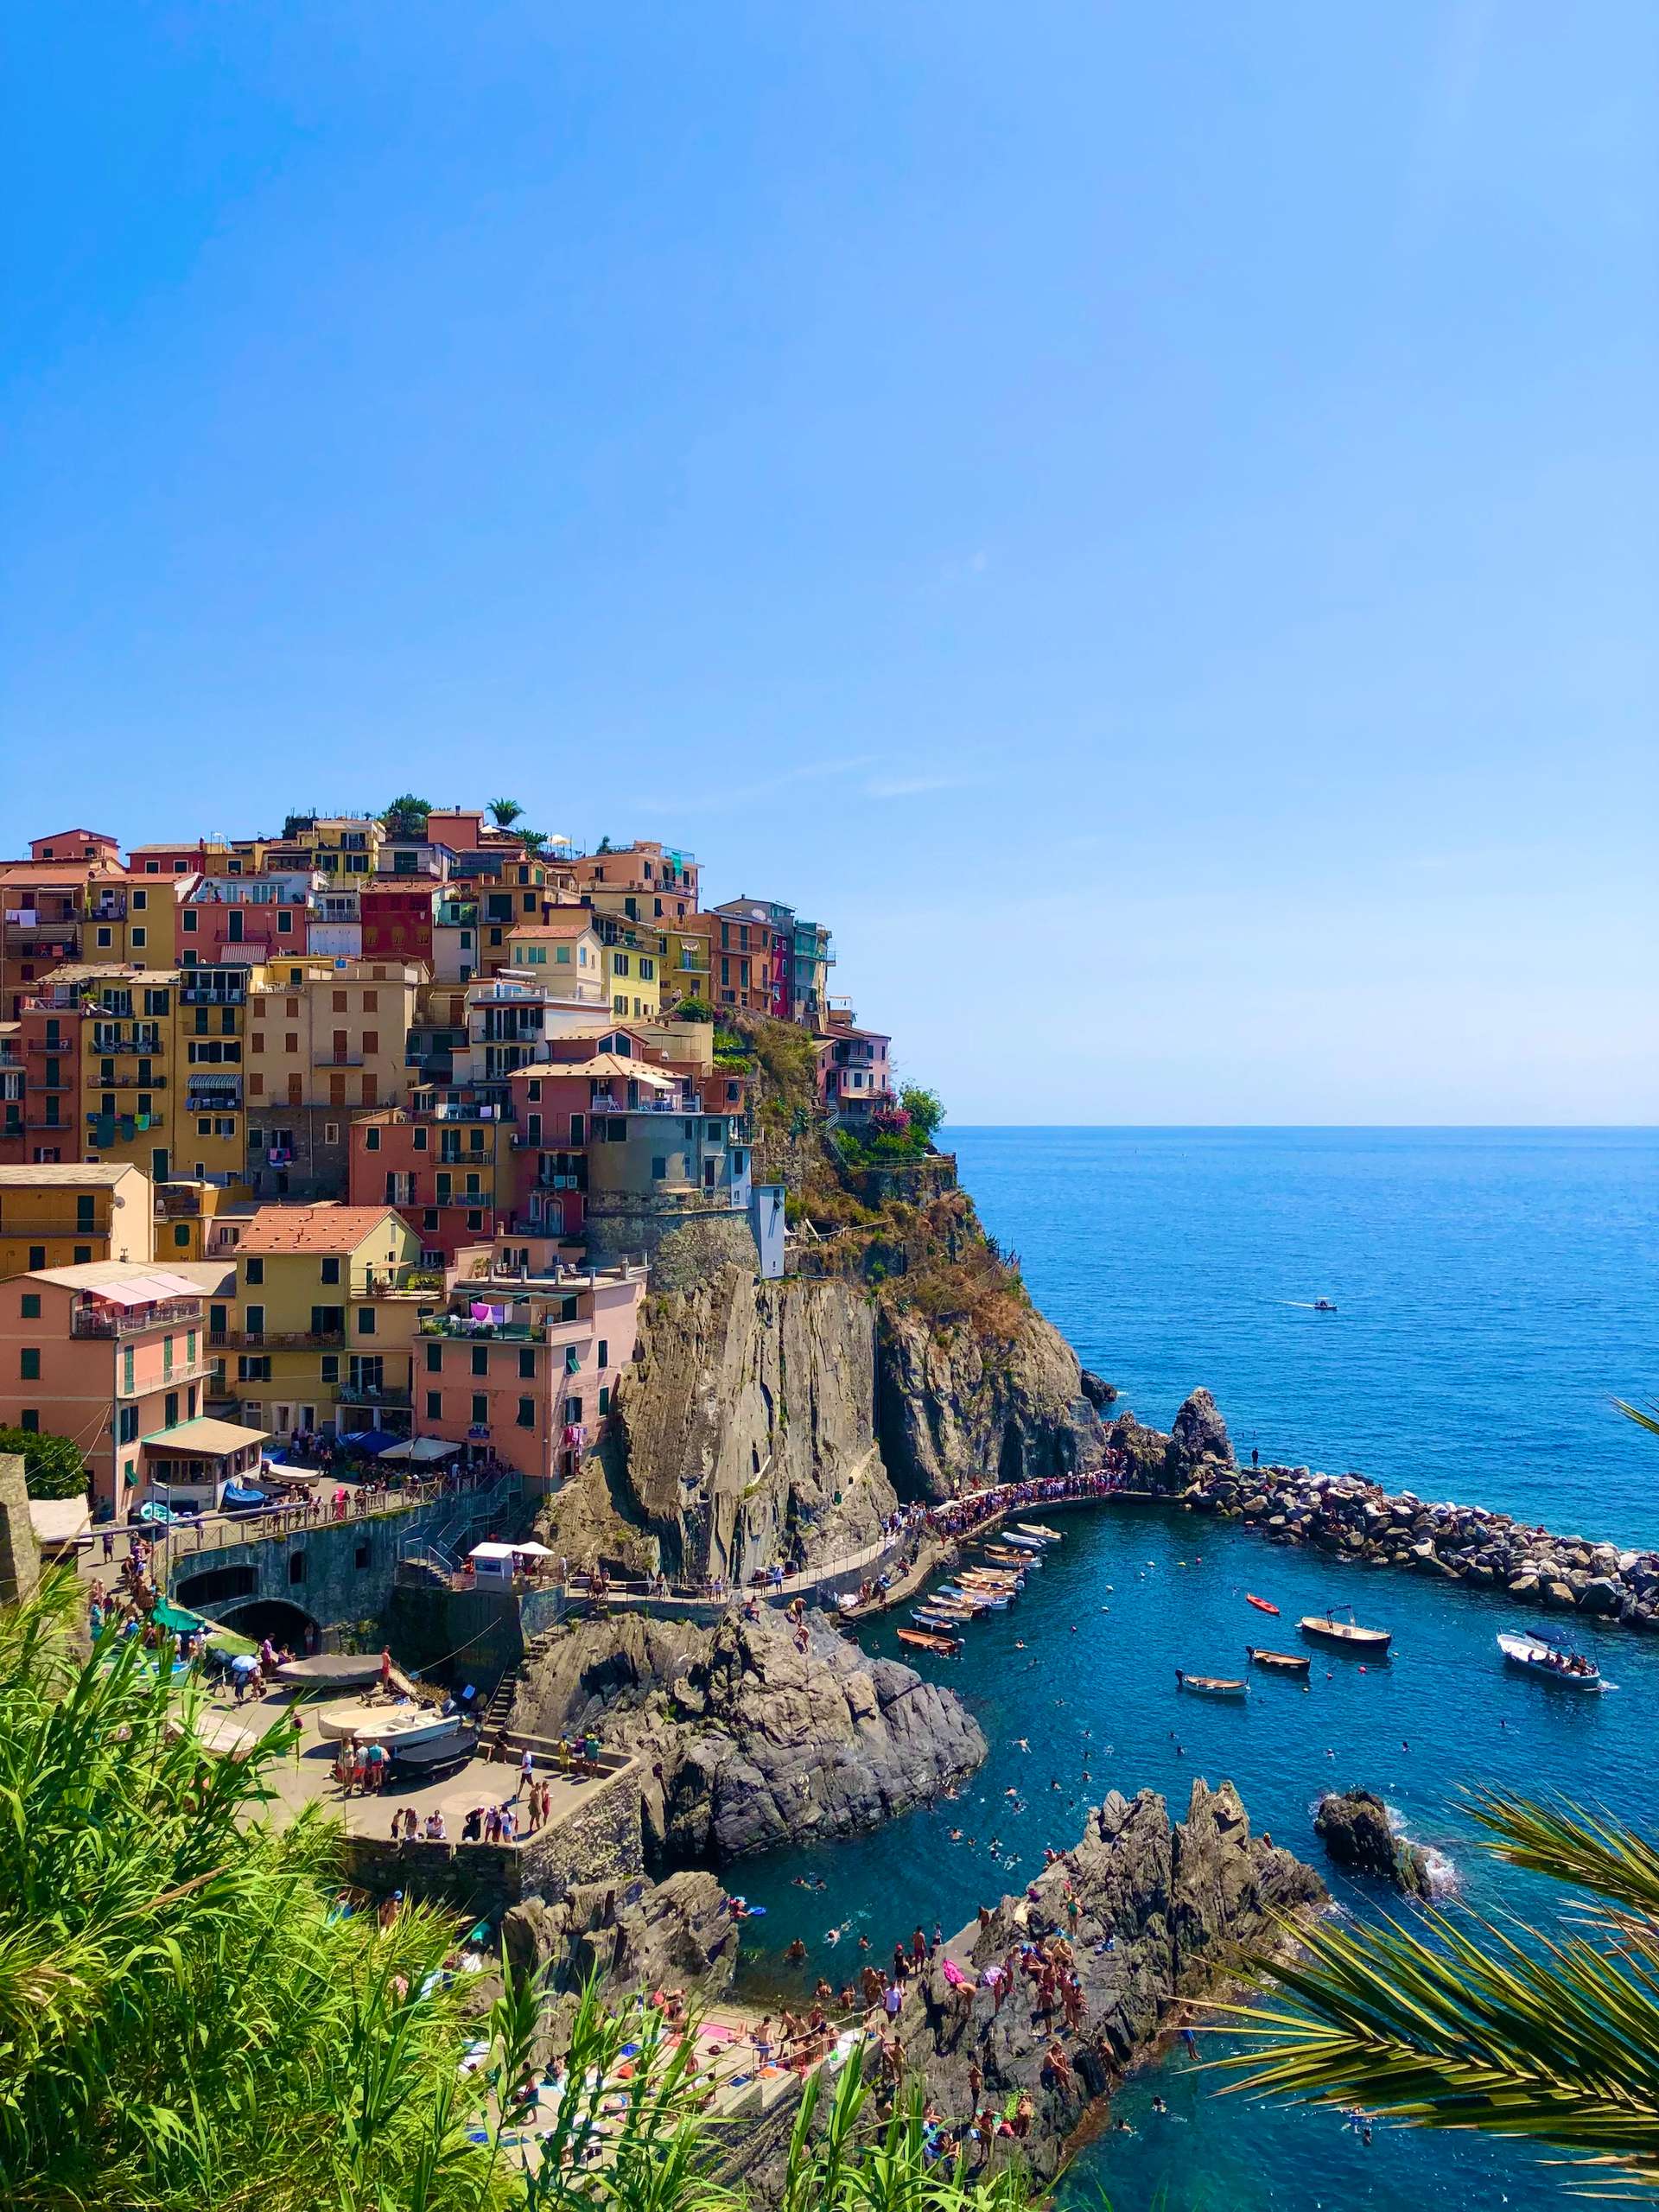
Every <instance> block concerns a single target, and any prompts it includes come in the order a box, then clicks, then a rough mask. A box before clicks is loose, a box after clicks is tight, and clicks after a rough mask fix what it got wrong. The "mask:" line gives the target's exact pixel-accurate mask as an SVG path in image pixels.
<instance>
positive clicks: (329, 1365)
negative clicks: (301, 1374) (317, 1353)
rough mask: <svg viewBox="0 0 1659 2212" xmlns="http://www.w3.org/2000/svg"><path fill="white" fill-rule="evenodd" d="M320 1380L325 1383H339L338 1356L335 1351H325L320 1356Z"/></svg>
mask: <svg viewBox="0 0 1659 2212" xmlns="http://www.w3.org/2000/svg"><path fill="white" fill-rule="evenodd" d="M322 1379H323V1381H324V1382H325V1383H338V1382H339V1380H340V1354H339V1353H338V1352H337V1351H326V1352H324V1354H323V1355H322Z"/></svg>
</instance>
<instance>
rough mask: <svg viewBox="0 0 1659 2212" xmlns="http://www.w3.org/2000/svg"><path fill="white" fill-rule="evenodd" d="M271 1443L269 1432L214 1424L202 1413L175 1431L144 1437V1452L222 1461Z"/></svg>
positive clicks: (210, 1418) (209, 1417) (232, 1422)
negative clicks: (254, 1445) (255, 1445)
mask: <svg viewBox="0 0 1659 2212" xmlns="http://www.w3.org/2000/svg"><path fill="white" fill-rule="evenodd" d="M269 1443H270V1430H269V1429H264V1428H239V1427H238V1426H237V1424H236V1423H235V1422H234V1421H214V1420H213V1418H212V1417H211V1415H209V1414H203V1415H202V1416H201V1418H200V1420H198V1421H181V1422H180V1423H179V1426H178V1427H176V1428H168V1429H164V1430H163V1431H162V1433H161V1434H160V1435H159V1436H147V1437H146V1438H145V1439H144V1450H145V1451H146V1452H154V1453H156V1454H160V1455H165V1456H167V1457H169V1458H170V1457H173V1456H175V1455H176V1456H177V1457H178V1458H180V1459H201V1458H203V1457H206V1458H207V1459H227V1458H228V1457H229V1456H230V1454H231V1453H232V1452H245V1451H246V1450H247V1448H248V1446H250V1445H251V1444H269Z"/></svg>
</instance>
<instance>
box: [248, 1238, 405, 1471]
mask: <svg viewBox="0 0 1659 2212" xmlns="http://www.w3.org/2000/svg"><path fill="white" fill-rule="evenodd" d="M232 1236H233V1237H234V1239H235V1243H234V1249H233V1251H232V1254H231V1255H230V1256H232V1258H233V1259H234V1262H235V1266H236V1287H235V1294H234V1298H233V1300H232V1301H231V1303H230V1304H229V1306H228V1307H226V1306H214V1307H213V1309H212V1310H211V1311H210V1313H209V1316H208V1329H209V1336H210V1341H211V1342H213V1344H214V1346H215V1349H220V1348H222V1350H223V1351H224V1354H225V1370H224V1382H223V1384H222V1386H221V1387H222V1389H223V1391H224V1394H225V1395H226V1397H228V1398H230V1399H231V1400H232V1401H233V1402H234V1403H235V1405H236V1408H237V1418H238V1420H239V1421H243V1422H244V1423H245V1424H246V1425H247V1426H249V1427H254V1428H264V1429H268V1430H269V1431H270V1432H271V1433H273V1434H275V1435H277V1436H279V1437H286V1436H288V1435H289V1433H291V1432H292V1431H293V1430H295V1429H296V1428H303V1429H324V1428H333V1427H335V1426H336V1425H337V1424H339V1425H341V1426H343V1427H346V1428H351V1427H365V1426H369V1425H371V1424H368V1423H364V1422H360V1421H356V1420H355V1419H354V1418H350V1419H344V1420H343V1421H342V1418H341V1415H340V1406H341V1404H342V1402H347V1403H348V1404H349V1405H351V1406H352V1407H353V1409H360V1408H361V1406H362V1404H363V1403H364V1398H363V1393H364V1392H365V1390H367V1389H370V1388H372V1387H373V1388H378V1389H381V1390H390V1391H391V1392H392V1394H393V1395H394V1396H395V1395H397V1393H398V1392H401V1394H402V1401H403V1407H404V1409H405V1410H406V1408H407V1406H408V1402H409V1359H410V1352H409V1347H410V1344H412V1342H413V1340H414V1336H415V1326H416V1316H417V1314H418V1311H419V1306H420V1302H421V1298H422V1295H423V1294H422V1291H421V1286H420V1284H419V1282H418V1281H411V1280H410V1279H411V1277H412V1276H414V1277H418V1275H419V1272H420V1269H419V1262H420V1256H421V1240H420V1238H419V1237H418V1236H416V1233H415V1231H414V1230H412V1229H410V1226H409V1224H407V1223H406V1222H405V1221H404V1219H403V1218H402V1217H401V1216H399V1215H398V1214H397V1213H395V1212H393V1211H392V1210H391V1207H390V1206H342V1205H262V1206H259V1207H257V1208H256V1210H255V1211H254V1212H253V1213H252V1214H251V1216H250V1217H249V1218H248V1220H247V1221H246V1223H245V1224H244V1225H242V1226H241V1227H239V1228H236V1227H231V1226H222V1227H221V1230H220V1237H221V1238H222V1239H224V1240H226V1241H228V1239H229V1238H230V1237H232ZM424 1300H425V1304H426V1306H427V1307H428V1308H429V1309H434V1308H435V1307H436V1306H441V1305H442V1302H443V1301H442V1282H441V1281H439V1283H438V1286H437V1287H436V1288H435V1289H430V1290H428V1291H427V1292H426V1293H425V1294H424ZM405 1308H407V1309H408V1313H407V1318H406V1319H405ZM383 1347H384V1349H383ZM376 1360H378V1361H379V1362H380V1363H381V1364H380V1366H379V1368H378V1369H376V1368H375V1367H374V1366H373V1364H372V1363H373V1362H375V1361H376ZM353 1392H355V1393H356V1394H357V1395H356V1397H355V1399H354V1400H353V1397H352V1394H353Z"/></svg>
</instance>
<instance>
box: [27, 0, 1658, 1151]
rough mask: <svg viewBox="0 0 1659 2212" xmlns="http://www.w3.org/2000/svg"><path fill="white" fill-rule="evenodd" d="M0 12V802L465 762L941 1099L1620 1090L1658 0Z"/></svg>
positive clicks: (428, 787)
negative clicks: (800, 959) (830, 977)
mask: <svg viewBox="0 0 1659 2212" xmlns="http://www.w3.org/2000/svg"><path fill="white" fill-rule="evenodd" d="M9 44H10V63H11V73H12V79H13V82H14V85H16V84H18V83H20V82H21V83H22V84H23V86H24V92H23V94H22V98H21V99H15V100H14V103H13V107H12V111H11V116H10V133H9V137H8V139H7V142H6V143H5V145H4V147H3V149H0V162H3V163H4V165H5V168H6V169H7V171H8V174H7V175H6V177H5V180H4V181H5V185H6V192H7V204H8V206H9V207H10V209H11V211H12V222H11V232H12V235H11V238H10V249H9V254H8V258H7V270H8V273H7V277H6V279H5V282H6V288H7V291H8V294H9V301H8V313H7V315H6V316H5V319H4V335H3V340H0V344H3V353H0V372H3V379H4V381H3V393H0V397H3V404H4V416H5V422H6V424H7V438H6V451H7V458H6V462H5V467H4V471H3V478H0V533H3V543H4V547H5V551H6V554H7V556H8V561H7V568H8V575H7V582H6V588H5V593H4V601H3V609H4V611H3V617H0V620H3V624H4V632H3V655H0V714H3V732H4V738H3V741H4V747H5V753H6V758H7V761H8V772H7V775H6V777H5V779H4V783H3V785H0V809H3V815H4V836H3V842H4V843H5V845H6V848H7V849H16V848H17V847H18V846H19V844H20V842H21V841H22V839H23V838H24V837H25V836H29V835H31V834H41V833H43V832H44V831H46V830H48V829H57V828H61V827H63V826H65V825H66V823H67V822H69V821H70V820H72V819H84V818H85V817H87V816H88V815H91V816H92V817H95V819H94V823H93V826H95V827H106V828H109V829H113V830H115V831H117V832H118V833H119V834H121V835H123V836H124V837H126V838H128V839H130V840H132V841H137V840H142V839H143V838H146V837H156V836H164V835H171V834H174V833H175V832H179V831H186V832H189V833H194V832H196V831H198V830H209V829H235V830H238V831H242V830H248V829H258V828H262V827H265V826H268V825H270V824H274V823H278V822H279V821H280V818H281V816H282V814H283V811H284V810H286V809H288V808H289V807H295V808H299V807H304V806H309V805H312V804H316V805H321V806H325V807H328V808H331V809H333V808H345V807H348V806H353V805H357V804H383V803H384V801H385V799H386V798H388V797H390V796H391V794H392V793H393V792H394V791H398V790H401V789H404V788H405V787H409V786H413V787H414V788H416V789H417V790H419V791H423V792H424V793H425V794H426V795H427V796H429V798H435V799H439V800H447V799H451V798H475V797H485V796H490V795H493V793H495V792H497V791H505V792H508V793H511V794H512V795H514V796H516V797H518V798H519V799H521V800H522V801H523V802H524V804H526V805H527V807H528V808H529V810H530V815H531V818H532V819H533V820H534V821H535V822H536V823H537V824H538V825H539V826H541V827H543V828H545V829H552V830H561V831H565V832H567V833H569V834H570V835H573V836H578V837H582V838H592V837H595V836H598V835H599V834H600V833H601V832H608V833H609V834H610V835H611V836H615V837H620V836H626V835H629V834H640V835H645V836H661V835H667V836H670V837H671V838H674V839H677V840H678V841H680V842H684V843H686V844H689V845H690V846H691V847H692V848H693V849H695V850H696V852H697V853H698V855H700V857H701V858H702V860H703V861H704V864H705V876H706V880H707V881H708V884H709V890H710V892H711V894H712V895H713V896H714V897H716V898H718V897H721V896H725V895H728V894H730V893H737V892H739V891H748V892H753V893H766V894H767V895H772V896H777V897H781V898H785V899H791V900H792V901H794V902H796V903H797V904H798V906H801V907H802V908H803V909H804V910H805V911H807V912H810V913H811V914H812V915H813V916H814V917H815V918H822V919H823V920H825V921H828V922H829V923H830V924H831V925H832V926H833V927H834V929H835V931H836V938H837V943H838V947H839V950H840V956H841V965H840V970H839V976H838V982H839V984H840V987H841V988H844V989H846V990H848V991H849V992H851V993H852V994H853V995H855V998H856V1001H857V1004H858V1007H859V1009H860V1011H861V1014H863V1015H864V1016H865V1017H866V1018H868V1019H869V1020H873V1021H878V1022H880V1024H881V1025H882V1026H884V1027H892V1028H893V1030H894V1031H895V1032H896V1033H898V1037H899V1047H898V1049H899V1054H900V1057H901V1058H902V1060H903V1063H904V1065H905V1067H906V1071H907V1072H909V1073H911V1074H912V1075H914V1076H916V1077H925V1078H926V1079H929V1080H931V1081H933V1082H935V1083H936V1084H938V1087H939V1088H940V1089H941V1090H943V1091H944V1094H945V1096H946V1097H947V1099H948V1101H949V1103H950V1108H951V1110H952V1112H953V1115H954V1116H955V1117H956V1118H957V1119H958V1120H961V1121H964V1122H975V1121H996V1122H1018V1121H1022V1120H1037V1121H1048V1122H1179V1121H1191V1122H1250V1121H1265V1122H1397V1121H1399V1122H1423V1121H1433V1122H1441V1121H1444V1122H1457V1121H1472V1122H1540V1121H1548V1122H1572V1121H1631V1120H1642V1121H1646V1120H1650V1119H1651V1118H1652V1116H1653V1102H1654V1097H1655V1095H1656V1077H1659V1043H1656V1039H1659V1024H1656V1022H1655V1020H1654V1011H1655V1009H1654V1005H1653V999H1652V979H1653V971H1654V948H1655V943H1656V921H1659V915H1656V901H1655V894H1654V890H1653V883H1654V877H1655V868H1654V845H1655V839H1654V829H1653V821H1654V808H1653V801H1654V796H1655V791H1654V785H1655V775H1654V766H1655V745H1654V728H1655V707H1656V692H1659V685H1656V669H1655V652H1656V646H1655V638H1656V626H1655V620H1654V617H1655V613H1656V585H1659V545H1656V522H1655V517H1656V514H1659V497H1656V494H1659V481H1656V479H1659V468H1656V454H1659V431H1656V418H1655V410H1654V404H1653V396H1654V392H1655V391H1656V389H1659V375H1656V370H1659V359H1656V357H1659V343H1656V340H1659V295H1656V284H1655V271H1656V267H1659V259H1656V246H1659V238H1656V232H1659V182H1656V171H1655V168H1654V164H1653V160H1652V148H1653V144H1654V143H1655V140H1656V131H1659V97H1656V92H1655V87H1656V85H1659V11H1656V10H1654V9H1653V8H1652V6H1651V5H1650V4H1649V0H1630V3H1629V4H1624V0H1591V4H1589V5H1587V6H1586V7H1585V8H1582V9H1578V10H1561V9H1560V8H1559V7H1557V6H1548V5H1544V4H1535V0H1501V4H1500V0H1444V3H1443V4H1430V3H1429V0H1394V4H1392V5H1390V6H1388V7H1386V8H1385V7H1380V6H1373V7H1361V8H1356V9H1349V8H1335V9H1333V8H1332V7H1330V6H1329V5H1328V4H1319V5H1312V4H1309V5H1303V4H1298V0H1277V4H1252V3H1251V0H1243V4H1239V5H1236V6H1230V7H1228V8H1224V9H1210V10H1169V9H1160V8H1154V7H1150V6H1128V5H1124V6H1111V5H1106V4H1096V5H1084V4H1071V5H1058V4H1049V0H1027V4H1025V5H1022V6H1021V7H1020V8H1017V9H1015V8H1010V7H1007V5H988V4H981V0H957V4H956V5H954V6H952V7H950V8H948V9H947V8H944V7H939V6H928V5H918V6H913V7H908V8H894V7H893V6H892V5H891V4H885V5H875V4H869V5H837V4H827V5H825V6H823V7H818V8H809V9H800V8H784V7H780V6H772V7H742V6H721V5H719V4H716V5H714V6H712V7H708V8H700V9H694V8H687V7H685V6H683V5H676V6H666V5H664V6H649V5H637V6H626V7H621V8H616V7H600V6H593V5H589V6H573V5H565V4H555V0H543V4H538V5H518V4H512V5H506V4H498V5H489V4H476V5H468V6H466V7H457V6H454V4H442V5H424V4H420V0H400V4H399V5H397V7H396V8H392V7H389V6H386V5H385V4H384V3H383V4H379V5H361V4H356V0H326V3H325V4H311V0H283V4H282V5H280V6H259V5H253V4H251V5H241V6H234V7H227V6H225V5H223V4H212V5H198V4H191V0H175V4H154V5H134V4H131V0H120V4H111V5H105V6H85V5H77V4H75V0H59V4H57V5H55V6H54V7H52V8H50V9H41V10H26V11H24V13H23V14H22V16H18V17H17V18H16V20H14V22H12V24H11V26H10V35H9Z"/></svg>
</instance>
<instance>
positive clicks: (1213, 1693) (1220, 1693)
mask: <svg viewBox="0 0 1659 2212" xmlns="http://www.w3.org/2000/svg"><path fill="white" fill-rule="evenodd" d="M1175 1687H1176V1688H1177V1689H1180V1690H1191V1691H1192V1694H1193V1696H1194V1697H1248V1696H1249V1694H1250V1686H1249V1683H1248V1682H1247V1681H1242V1680H1239V1681H1235V1680H1233V1679H1232V1678H1230V1676H1227V1675H1185V1674H1183V1673H1182V1672H1181V1669H1179V1667H1178V1668H1177V1669H1175Z"/></svg>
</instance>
